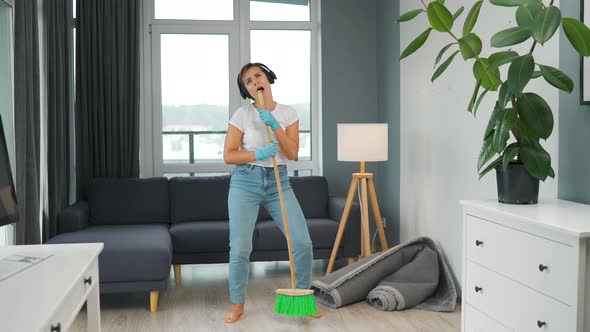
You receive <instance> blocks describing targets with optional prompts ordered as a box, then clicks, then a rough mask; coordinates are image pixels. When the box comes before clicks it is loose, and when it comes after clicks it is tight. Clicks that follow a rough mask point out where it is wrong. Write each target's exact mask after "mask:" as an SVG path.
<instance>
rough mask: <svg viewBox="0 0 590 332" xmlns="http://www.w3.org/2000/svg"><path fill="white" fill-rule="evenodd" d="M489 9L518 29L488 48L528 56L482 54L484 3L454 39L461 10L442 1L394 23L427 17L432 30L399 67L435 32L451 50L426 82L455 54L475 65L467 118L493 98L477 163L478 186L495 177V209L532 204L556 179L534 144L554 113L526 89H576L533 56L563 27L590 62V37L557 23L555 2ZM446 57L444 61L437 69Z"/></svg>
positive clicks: (569, 21)
mask: <svg viewBox="0 0 590 332" xmlns="http://www.w3.org/2000/svg"><path fill="white" fill-rule="evenodd" d="M489 2H490V3H491V4H492V5H496V6H505V7H515V15H516V26H515V27H512V28H509V29H504V30H501V31H498V32H497V33H495V34H494V35H493V36H492V38H491V40H490V44H491V47H492V48H505V47H509V46H512V45H517V44H520V43H523V42H526V41H530V42H531V47H530V50H529V51H528V52H527V53H523V54H519V53H518V52H515V51H513V50H511V49H507V50H506V49H503V50H498V51H497V52H495V53H491V54H489V55H487V56H484V55H483V54H482V48H483V47H482V41H481V39H480V37H479V36H478V35H477V34H475V33H474V32H473V28H474V27H475V24H476V22H477V19H478V17H479V13H480V10H481V8H482V6H484V1H483V0H480V1H477V2H475V4H474V5H473V6H472V7H471V9H470V10H469V12H468V14H467V16H466V18H465V22H464V24H463V27H462V31H461V34H460V35H458V34H456V33H454V32H453V28H454V27H455V24H454V23H455V21H456V20H457V18H458V17H459V16H460V15H461V14H462V13H463V11H464V7H460V8H459V9H458V10H457V11H455V12H454V13H451V11H450V10H449V9H448V8H447V7H446V6H445V4H444V3H445V1H444V0H435V1H430V2H427V1H426V0H420V1H417V3H418V5H420V6H421V7H422V8H418V9H416V10H412V11H410V12H407V13H405V14H403V15H401V16H400V17H399V18H398V20H397V21H398V22H407V21H410V20H412V19H414V18H415V17H417V16H418V15H421V14H426V15H427V17H428V22H429V24H430V26H429V27H428V28H427V29H426V30H425V31H424V32H422V33H421V34H420V35H419V36H418V37H417V38H416V39H414V40H413V41H412V42H411V43H410V44H409V45H408V46H407V47H406V48H405V50H404V51H403V52H402V54H401V56H400V61H401V60H402V59H404V58H405V57H407V56H409V55H411V54H412V53H414V52H416V51H417V50H418V49H419V48H420V47H422V45H424V43H425V42H426V41H427V39H428V37H429V35H430V33H431V32H432V31H433V30H434V31H438V32H442V33H445V34H448V36H449V37H450V38H451V39H452V42H451V43H449V44H448V45H446V46H445V47H443V48H442V49H441V50H440V52H439V53H438V55H437V57H436V60H435V67H436V66H438V67H436V69H435V71H434V74H433V75H432V78H431V81H432V82H434V81H435V80H436V79H437V78H438V77H439V76H440V75H441V74H442V73H443V72H444V71H445V70H446V69H447V68H448V67H449V65H450V64H451V63H452V62H453V60H454V59H455V57H456V56H457V54H459V53H460V54H461V56H462V57H463V59H464V60H465V61H473V77H474V78H475V88H474V91H473V94H472V96H471V97H470V99H469V103H468V106H467V111H468V112H471V113H472V114H473V115H474V116H475V115H476V112H477V109H478V107H479V105H480V103H481V101H482V100H483V98H484V97H485V96H486V94H487V93H488V92H490V91H492V92H497V97H496V98H497V101H496V103H495V105H494V109H493V111H492V113H491V116H490V120H489V123H488V125H487V128H486V130H485V133H484V135H483V145H482V147H481V150H480V153H479V158H478V163H477V165H478V172H479V177H480V179H481V177H483V176H484V175H485V174H487V173H488V172H489V171H491V170H493V169H495V170H496V176H497V185H498V200H499V201H500V202H503V203H512V204H529V203H537V198H538V192H539V180H541V181H545V179H547V177H548V176H549V177H555V172H554V171H553V168H552V167H551V156H550V155H549V153H548V152H547V151H546V150H545V149H544V148H543V147H542V146H541V143H540V141H541V139H543V140H546V139H547V138H548V137H549V136H550V135H551V132H552V131H553V113H552V111H551V107H550V106H549V104H548V103H547V102H546V101H545V100H544V99H543V97H541V96H540V95H538V94H536V93H534V92H530V91H525V88H526V87H527V84H528V83H529V82H530V81H531V80H533V79H537V78H541V77H542V78H543V79H544V80H545V81H547V83H548V84H551V85H552V86H554V87H555V88H557V89H561V90H563V91H566V92H568V93H571V92H572V90H573V88H574V82H573V81H572V80H571V78H569V77H568V76H567V75H566V74H565V73H563V72H562V71H560V70H559V69H557V68H553V67H551V66H547V65H543V64H541V63H537V62H536V61H535V57H534V55H533V52H534V51H535V49H536V48H537V47H539V46H540V45H543V44H544V43H545V42H547V41H548V40H549V39H551V38H552V37H553V35H554V34H555V33H556V31H557V29H558V28H559V27H560V26H561V27H562V28H563V30H564V32H565V34H566V36H567V38H568V40H569V41H570V43H571V45H572V46H573V47H574V48H575V49H576V51H577V52H578V53H580V54H581V55H583V56H590V29H589V28H588V27H587V26H585V25H584V24H583V23H582V22H580V21H579V20H577V19H574V18H562V17H561V12H560V10H559V8H558V7H557V6H555V5H554V4H553V3H554V0H551V1H549V3H547V4H545V3H543V1H542V0H489ZM539 44H540V45H539ZM448 54H450V55H448ZM445 55H447V57H446V59H445V60H444V61H442V62H441V60H442V59H443V57H445ZM502 66H507V67H508V73H507V75H506V77H503V75H502V74H501V73H500V68H501V67H502Z"/></svg>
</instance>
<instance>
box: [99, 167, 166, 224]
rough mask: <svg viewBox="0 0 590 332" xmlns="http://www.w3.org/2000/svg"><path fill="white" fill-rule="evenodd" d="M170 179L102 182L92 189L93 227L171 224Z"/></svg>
mask: <svg viewBox="0 0 590 332" xmlns="http://www.w3.org/2000/svg"><path fill="white" fill-rule="evenodd" d="M167 182H168V179H166V178H146V179H131V178H130V179H113V178H100V179H95V180H94V181H92V183H91V184H90V186H89V187H88V206H89V212H90V215H89V221H90V224H92V225H128V224H150V223H168V222H169V213H168V183H167Z"/></svg>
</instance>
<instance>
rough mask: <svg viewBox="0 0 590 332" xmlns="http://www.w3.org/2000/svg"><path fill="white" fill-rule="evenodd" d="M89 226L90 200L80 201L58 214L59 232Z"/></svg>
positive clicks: (67, 231) (73, 230) (77, 229)
mask: <svg viewBox="0 0 590 332" xmlns="http://www.w3.org/2000/svg"><path fill="white" fill-rule="evenodd" d="M87 226H88V202H85V201H78V202H76V203H74V204H72V205H70V206H68V207H66V208H65V209H63V210H61V211H60V212H59V214H58V215H57V233H58V234H61V233H69V232H75V231H79V230H82V229H84V228H86V227H87Z"/></svg>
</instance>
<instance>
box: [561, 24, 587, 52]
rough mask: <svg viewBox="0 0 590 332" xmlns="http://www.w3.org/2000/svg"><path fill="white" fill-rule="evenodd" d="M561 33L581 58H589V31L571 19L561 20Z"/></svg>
mask: <svg viewBox="0 0 590 332" xmlns="http://www.w3.org/2000/svg"><path fill="white" fill-rule="evenodd" d="M561 23H562V26H563V31H564V32H565V35H566V36H567V39H568V40H569V41H570V43H571V44H572V46H573V47H574V48H575V49H576V51H578V53H580V54H581V55H583V56H590V29H588V27H587V26H585V25H584V23H582V22H580V21H578V20H576V19H573V18H568V17H566V18H562V19H561Z"/></svg>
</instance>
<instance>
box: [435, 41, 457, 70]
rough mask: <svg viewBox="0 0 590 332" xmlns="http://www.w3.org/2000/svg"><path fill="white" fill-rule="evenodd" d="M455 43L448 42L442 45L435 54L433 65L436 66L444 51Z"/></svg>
mask: <svg viewBox="0 0 590 332" xmlns="http://www.w3.org/2000/svg"><path fill="white" fill-rule="evenodd" d="M455 44H457V43H450V44H449V45H447V46H445V47H443V48H442V49H441V50H440V51H439V52H438V55H437V56H436V61H435V62H434V66H435V67H436V65H438V63H439V62H440V60H441V59H442V57H443V55H444V54H445V52H446V51H447V50H448V49H449V48H450V47H451V46H453V45H455Z"/></svg>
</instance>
